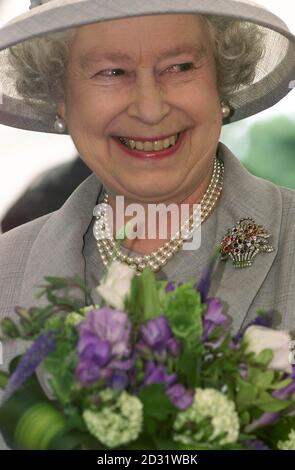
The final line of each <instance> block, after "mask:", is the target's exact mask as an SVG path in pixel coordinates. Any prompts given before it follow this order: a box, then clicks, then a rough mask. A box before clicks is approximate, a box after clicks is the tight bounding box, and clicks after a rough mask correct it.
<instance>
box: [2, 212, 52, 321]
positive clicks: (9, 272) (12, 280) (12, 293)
mask: <svg viewBox="0 0 295 470" xmlns="http://www.w3.org/2000/svg"><path fill="white" fill-rule="evenodd" d="M50 216H51V213H50V214H46V215H44V216H42V217H39V218H38V219H35V220H33V221H31V222H28V223H26V224H24V225H20V226H19V227H16V228H14V229H12V230H10V231H8V232H6V233H4V234H2V235H0V319H1V318H3V317H4V316H7V315H9V316H10V315H11V309H12V308H13V307H14V306H15V305H17V303H18V298H19V293H20V288H21V285H22V280H23V276H24V272H25V268H26V262H27V259H28V256H29V254H30V251H31V248H32V246H33V244H34V241H35V240H36V237H37V236H38V234H39V232H40V230H41V229H42V227H43V226H44V224H45V223H46V222H47V220H48V219H49V218H50Z"/></svg>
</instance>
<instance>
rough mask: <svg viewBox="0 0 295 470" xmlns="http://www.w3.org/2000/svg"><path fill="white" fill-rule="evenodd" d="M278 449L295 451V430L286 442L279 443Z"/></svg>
mask: <svg viewBox="0 0 295 470" xmlns="http://www.w3.org/2000/svg"><path fill="white" fill-rule="evenodd" d="M278 449H279V450H295V429H292V431H291V432H290V433H289V436H288V439H287V440H286V441H279V442H278Z"/></svg>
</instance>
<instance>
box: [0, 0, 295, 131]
mask: <svg viewBox="0 0 295 470" xmlns="http://www.w3.org/2000/svg"><path fill="white" fill-rule="evenodd" d="M173 13H175V14H198V15H202V14H204V15H218V16H224V17H228V18H233V19H237V20H241V21H247V22H250V23H255V24H257V25H258V26H259V28H260V29H262V30H263V32H264V33H265V34H264V45H265V50H266V52H265V54H264V56H263V57H262V59H261V60H260V61H259V64H258V66H257V67H256V74H255V78H254V80H253V83H252V84H251V85H247V86H245V85H243V86H240V87H239V88H238V89H237V90H236V91H235V92H233V93H232V94H231V96H230V100H229V101H230V105H231V106H232V107H233V109H234V113H233V114H232V116H230V117H229V118H228V122H234V121H238V120H241V119H244V118H246V117H248V116H251V115H253V114H256V113H258V112H260V111H262V110H264V109H267V108H269V107H270V106H272V105H274V104H275V103H277V102H278V101H279V100H281V99H282V98H283V97H284V96H285V95H287V93H289V92H290V91H291V89H292V88H293V87H294V86H295V82H294V81H295V36H293V35H292V34H291V32H290V31H289V29H288V27H287V26H286V24H285V23H284V22H283V21H282V20H281V19H280V18H278V17H277V16H275V15H274V14H273V13H271V12H269V11H268V10H267V9H265V8H263V7H261V6H259V5H257V4H255V3H254V2H252V1H250V0H218V1H216V0H149V1H143V0H107V1H105V0H31V7H30V10H29V11H28V12H27V13H25V14H22V15H20V16H18V17H16V18H14V19H13V20H12V21H10V22H8V23H7V24H6V25H5V26H3V27H2V28H1V29H0V87H1V90H0V91H2V96H1V97H0V98H2V99H0V124H4V125H7V126H12V127H17V128H21V129H28V130H33V131H38V132H48V133H57V131H56V130H55V128H54V121H55V115H50V114H49V113H46V112H44V102H43V103H42V102H38V101H37V100H36V101H35V102H34V103H33V104H34V106H31V105H30V104H29V103H28V102H26V101H25V100H24V99H23V98H22V97H20V96H19V95H18V93H17V91H16V87H15V81H14V79H13V73H11V70H10V71H9V65H8V61H7V51H8V49H7V48H9V47H11V46H13V45H15V44H18V43H20V42H22V41H25V40H27V39H31V38H33V37H36V36H40V35H42V36H44V35H46V34H48V33H53V32H57V31H62V30H64V29H68V28H76V27H79V26H83V25H86V24H90V23H95V22H98V21H105V20H113V19H118V18H128V17H133V16H143V15H157V14H173ZM10 67H11V66H10ZM33 101H34V100H33ZM31 103H32V99H31Z"/></svg>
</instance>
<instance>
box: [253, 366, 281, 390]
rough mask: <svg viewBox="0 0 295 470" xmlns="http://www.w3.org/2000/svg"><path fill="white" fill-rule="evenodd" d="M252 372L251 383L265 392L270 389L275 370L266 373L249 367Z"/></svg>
mask: <svg viewBox="0 0 295 470" xmlns="http://www.w3.org/2000/svg"><path fill="white" fill-rule="evenodd" d="M249 371H250V381H251V382H252V383H253V384H255V386H256V387H257V388H259V389H262V390H265V389H267V388H269V387H270V385H271V383H272V381H273V379H274V376H275V372H274V371H273V370H267V371H265V372H263V371H261V370H259V369H255V368H253V367H249Z"/></svg>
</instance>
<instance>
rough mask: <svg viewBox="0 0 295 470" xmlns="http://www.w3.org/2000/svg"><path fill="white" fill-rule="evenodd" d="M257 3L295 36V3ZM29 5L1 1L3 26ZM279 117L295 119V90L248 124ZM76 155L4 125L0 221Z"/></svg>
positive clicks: (48, 138)
mask: <svg viewBox="0 0 295 470" xmlns="http://www.w3.org/2000/svg"><path fill="white" fill-rule="evenodd" d="M217 1H218V0H217ZM256 3H260V4H261V5H264V6H266V7H267V8H268V9H269V10H271V11H273V13H276V14H277V15H278V16H280V17H281V18H282V19H283V20H284V21H285V23H287V25H288V26H289V29H290V30H291V31H292V32H293V33H294V34H295V3H294V2H293V1H292V0H256ZM29 5H30V1H29V0H0V27H1V26H2V25H3V24H5V23H6V22H7V21H9V20H10V19H11V18H13V17H14V16H17V15H18V14H21V13H23V12H25V11H27V10H28V9H29ZM277 114H285V115H288V116H290V117H291V116H293V117H295V90H292V91H291V92H290V93H289V95H288V96H287V97H285V98H284V99H283V100H281V101H280V102H279V103H278V104H276V105H275V106H274V107H272V108H270V109H269V110H266V111H263V112H262V113H259V114H258V115H256V116H254V117H251V118H249V119H246V120H245V121H244V123H245V126H249V125H250V124H252V123H253V122H254V121H257V120H264V119H266V118H269V117H272V116H274V115H277ZM231 126H234V124H232V125H231ZM232 128H233V129H234V127H232ZM234 151H235V153H236V154H237V156H239V150H238V149H236V148H235V149H234ZM76 154H77V152H76V150H75V147H74V145H73V143H72V141H71V138H70V137H69V136H61V135H47V134H44V133H40V132H29V131H22V130H20V129H14V128H10V127H7V126H2V125H0V219H1V217H2V215H3V214H4V213H5V211H6V209H7V208H8V207H9V206H10V204H11V203H12V202H13V201H14V200H15V199H17V198H18V197H19V195H20V194H21V193H22V191H23V190H24V189H25V188H26V187H27V185H28V184H29V182H30V181H31V180H32V179H33V178H34V177H35V176H36V175H38V174H39V173H40V172H41V171H43V170H45V169H47V168H50V167H52V166H55V165H57V164H58V163H61V162H62V161H66V160H70V159H72V158H73V157H74V156H75V155H76Z"/></svg>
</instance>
